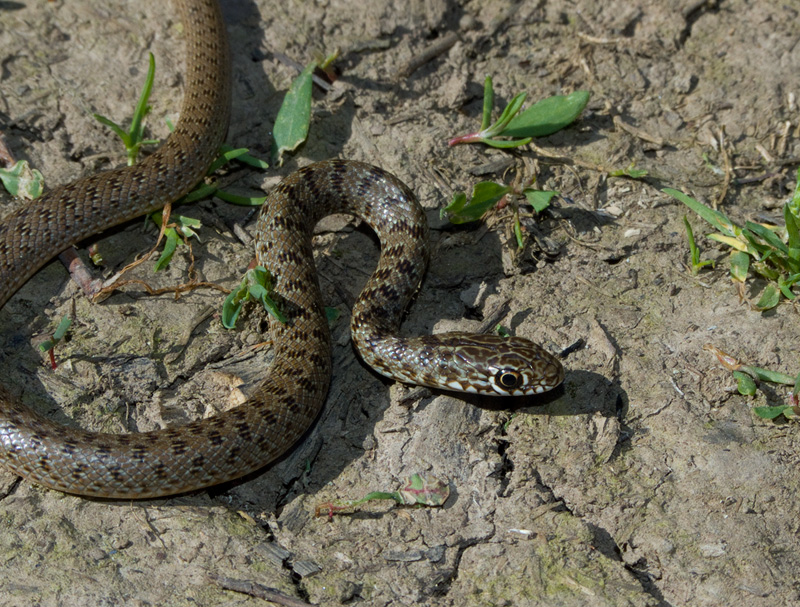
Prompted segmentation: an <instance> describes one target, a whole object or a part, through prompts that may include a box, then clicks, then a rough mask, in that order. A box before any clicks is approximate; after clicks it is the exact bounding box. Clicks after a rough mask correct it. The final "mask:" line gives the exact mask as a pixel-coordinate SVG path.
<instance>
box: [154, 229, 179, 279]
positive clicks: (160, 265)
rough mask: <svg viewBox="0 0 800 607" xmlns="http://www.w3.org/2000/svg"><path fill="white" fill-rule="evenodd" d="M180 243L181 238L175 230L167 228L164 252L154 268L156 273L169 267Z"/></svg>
mask: <svg viewBox="0 0 800 607" xmlns="http://www.w3.org/2000/svg"><path fill="white" fill-rule="evenodd" d="M179 241H180V238H179V236H178V232H177V231H176V230H175V228H166V229H165V230H164V250H163V251H162V252H161V256H160V257H159V258H158V261H157V262H156V265H155V267H154V268H153V271H154V272H159V271H161V270H163V269H164V268H166V267H167V266H168V265H169V262H170V261H172V256H173V255H174V254H175V250H176V249H177V248H178V242H179Z"/></svg>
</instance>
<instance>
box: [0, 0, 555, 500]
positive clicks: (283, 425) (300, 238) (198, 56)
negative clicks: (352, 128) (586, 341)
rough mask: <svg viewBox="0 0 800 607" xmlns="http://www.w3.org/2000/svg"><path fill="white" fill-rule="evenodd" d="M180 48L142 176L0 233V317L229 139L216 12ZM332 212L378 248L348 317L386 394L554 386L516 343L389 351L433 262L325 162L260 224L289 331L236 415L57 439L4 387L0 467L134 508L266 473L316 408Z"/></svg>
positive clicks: (367, 189)
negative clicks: (86, 243) (321, 261)
mask: <svg viewBox="0 0 800 607" xmlns="http://www.w3.org/2000/svg"><path fill="white" fill-rule="evenodd" d="M174 6H175V9H176V10H177V13H178V15H179V17H180V19H181V21H182V22H183V24H184V28H185V29H184V31H185V34H184V35H185V45H186V68H185V69H186V77H185V88H184V90H185V92H184V99H183V103H182V106H181V111H180V118H179V120H178V122H177V124H176V126H175V129H174V131H173V132H172V133H171V134H170V135H169V137H168V138H167V139H166V140H165V142H164V143H163V144H162V145H161V146H160V147H159V148H158V149H157V150H156V151H155V152H153V153H152V154H151V155H150V156H148V157H146V158H145V159H144V160H142V161H141V162H140V163H138V164H135V165H133V166H129V167H122V168H118V169H112V170H110V171H106V172H100V173H95V174H92V175H89V176H86V177H82V178H78V179H77V180H75V181H73V182H71V183H69V184H67V185H64V186H61V187H57V188H54V189H52V190H50V191H48V192H47V193H45V194H44V195H43V196H42V197H40V198H39V199H37V200H36V201H34V203H32V204H28V205H25V206H23V207H22V208H20V209H18V210H16V211H14V212H12V213H10V214H9V216H8V217H6V218H5V219H4V221H3V223H2V225H0V307H2V306H3V305H5V303H6V302H7V301H8V300H9V298H10V297H11V296H12V295H14V293H15V292H16V291H17V290H18V289H19V288H20V287H21V286H22V285H23V284H24V283H25V282H26V281H27V280H28V279H29V278H30V277H31V276H32V275H33V274H35V273H36V272H37V271H38V270H39V269H40V268H41V267H42V266H43V265H44V264H45V263H47V262H48V261H49V260H50V259H52V258H53V257H54V256H55V255H56V254H58V253H59V252H61V251H63V250H65V249H67V248H68V247H70V246H72V245H73V244H75V243H77V242H78V241H81V240H83V239H85V238H87V237H89V236H92V235H94V234H97V233H100V232H102V231H103V230H105V229H107V228H109V227H111V226H114V225H117V224H120V223H123V222H126V221H128V220H130V219H133V218H135V217H138V216H141V215H143V214H146V213H150V212H152V211H155V210H157V209H159V208H161V207H163V206H164V205H165V204H167V203H170V202H173V201H175V200H177V199H178V198H180V197H181V196H183V195H184V194H185V193H186V192H188V191H189V190H190V189H191V188H192V187H193V186H194V185H195V184H196V183H197V182H198V181H199V180H201V179H202V178H203V176H204V175H205V173H206V171H207V170H208V169H209V166H210V164H211V162H212V160H213V159H214V157H215V155H216V153H217V149H218V148H219V146H220V144H221V143H222V141H223V139H224V138H225V136H226V133H227V128H228V121H229V117H230V107H231V84H230V68H229V63H230V59H229V48H228V42H227V35H226V31H225V24H224V22H223V19H222V15H221V11H220V8H219V6H218V4H217V2H216V1H215V0H177V1H175V2H174ZM331 213H350V214H353V215H356V216H357V217H360V218H361V219H362V220H363V221H364V222H366V223H367V224H368V225H369V226H370V227H371V228H372V229H373V230H374V231H375V232H376V233H377V235H378V238H379V240H380V242H381V253H380V258H379V261H378V267H377V269H376V270H375V271H374V273H373V274H372V275H371V277H370V278H369V279H368V281H367V283H366V286H365V287H364V288H363V291H362V293H361V295H360V297H359V298H358V300H357V301H356V303H355V304H354V306H353V309H352V312H351V333H352V338H353V343H354V345H355V348H356V351H357V352H358V353H359V356H360V357H361V358H362V360H363V361H364V362H365V363H366V364H367V365H369V366H371V367H372V368H373V369H375V370H376V371H377V372H378V373H380V374H382V375H384V376H387V377H389V378H392V379H395V380H397V381H401V382H405V383H412V384H419V385H424V386H429V387H432V388H437V389H441V390H446V391H460V392H466V393H477V394H485V395H492V396H498V395H508V396H521V395H528V394H538V393H542V392H545V391H547V390H550V389H552V388H554V387H556V386H558V385H559V384H560V383H561V382H562V380H563V378H564V370H563V367H562V365H561V363H560V362H559V360H558V359H557V358H556V357H555V356H553V355H552V354H550V353H549V352H548V351H547V350H545V349H544V348H542V347H541V346H539V345H537V344H535V343H533V342H532V341H530V340H528V339H526V338H523V337H501V336H499V335H481V334H466V333H443V334H438V335H437V334H435V335H427V336H420V337H413V338H405V337H400V336H398V329H399V325H400V322H401V319H402V316H403V313H404V311H405V309H406V307H407V305H408V304H409V303H410V300H411V299H412V298H413V297H414V295H415V293H416V292H417V290H418V289H419V287H420V284H421V281H422V278H423V274H424V272H425V269H426V266H427V262H428V259H429V257H430V248H429V244H428V228H427V223H426V218H425V214H424V212H423V210H422V208H421V207H420V204H419V203H418V201H417V199H416V197H415V196H414V194H413V192H411V191H410V189H409V188H408V187H407V186H406V185H405V184H403V183H402V182H401V181H400V180H399V179H398V178H396V177H394V176H393V175H392V174H390V173H388V172H386V171H384V170H382V169H380V168H377V167H374V166H370V165H367V164H363V163H358V162H353V161H346V160H336V159H335V160H328V161H323V162H318V163H316V164H311V165H308V166H306V167H304V168H301V169H300V170H298V171H296V172H295V173H293V174H291V175H290V176H289V177H287V178H286V179H285V180H284V181H282V182H281V183H280V184H279V185H278V186H277V187H276V188H274V189H273V191H272V192H271V193H270V195H269V197H268V200H267V202H266V204H265V205H264V207H263V209H262V211H261V213H260V214H259V218H258V221H257V225H256V238H255V241H256V245H255V249H256V251H255V252H256V259H257V262H258V263H259V264H260V265H262V266H264V267H266V268H268V270H269V272H270V273H271V276H272V280H273V285H272V294H273V298H274V299H275V301H276V302H277V304H278V305H279V306H280V308H281V310H282V312H283V313H284V315H285V316H286V322H280V321H278V320H276V319H274V318H271V319H270V321H269V329H268V330H269V334H270V340H271V342H272V347H273V353H274V354H273V361H272V364H271V365H270V368H269V372H268V373H266V376H265V378H264V379H263V381H262V382H261V383H260V384H259V385H258V386H257V387H256V388H255V389H254V390H253V391H252V394H250V396H249V397H248V398H247V399H246V401H245V402H244V403H243V404H241V405H239V406H236V407H235V408H231V409H228V410H226V411H223V412H221V413H219V414H216V415H213V416H211V417H207V418H204V419H200V420H197V421H194V422H190V423H188V424H186V425H183V426H178V427H167V428H165V429H160V430H155V431H151V432H142V433H129V434H109V433H98V432H91V431H87V430H84V429H81V428H77V427H73V426H68V425H62V424H58V423H55V422H54V421H52V420H50V419H48V418H46V417H45V416H43V415H41V414H40V413H38V412H36V411H34V410H33V409H31V408H29V407H27V406H24V405H23V404H21V403H20V402H19V400H18V399H17V398H15V397H14V396H13V394H12V393H11V391H10V390H9V389H8V388H7V387H6V386H2V385H0V463H2V464H3V465H4V466H5V467H7V468H8V469H9V470H11V471H12V472H13V473H15V474H17V475H19V476H22V477H25V478H27V479H29V480H30V481H32V482H33V483H36V484H39V485H42V486H44V487H48V488H51V489H55V490H58V491H61V492H64V493H69V494H75V495H80V496H87V497H99V498H114V499H140V498H153V497H162V496H168V495H174V494H180V493H186V492H190V491H195V490H198V489H202V488H206V487H210V486H213V485H217V484H220V483H223V482H226V481H230V480H233V479H237V478H240V477H242V476H244V475H247V474H250V473H252V472H254V471H257V470H260V469H261V468H264V467H265V466H267V465H268V464H269V463H271V462H273V461H274V460H275V459H276V458H278V457H280V456H281V455H282V454H284V453H285V452H287V451H288V450H289V449H291V448H292V446H293V445H294V444H295V443H296V442H298V440H300V438H301V437H302V436H303V435H304V434H305V433H306V432H307V431H308V429H309V428H310V426H311V425H312V424H313V422H314V420H315V419H316V418H317V417H318V415H319V413H320V411H321V409H322V407H323V405H324V402H325V400H326V396H327V392H328V389H329V385H330V381H331V373H332V370H331V369H332V365H331V338H330V331H329V328H328V322H327V320H326V317H325V312H324V307H323V306H324V304H323V300H322V296H321V293H320V288H319V283H318V278H317V274H316V269H315V265H314V258H313V250H312V231H313V228H314V225H315V224H316V223H317V222H318V221H319V220H320V219H321V218H322V217H324V216H326V215H328V214H331Z"/></svg>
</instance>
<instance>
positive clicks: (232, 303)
mask: <svg viewBox="0 0 800 607" xmlns="http://www.w3.org/2000/svg"><path fill="white" fill-rule="evenodd" d="M271 292H272V276H271V275H270V273H269V272H268V271H267V269H266V268H264V267H263V266H256V267H255V268H252V269H251V270H247V272H245V275H244V277H243V278H242V282H241V283H239V286H238V287H236V288H235V289H234V290H233V291H231V293H230V294H229V295H228V296H227V297H226V298H225V301H224V302H223V304H222V314H221V320H222V326H223V327H225V328H226V329H233V328H234V326H235V325H236V319H238V318H239V312H241V310H242V306H244V304H245V302H247V301H249V300H250V299H255V300H257V301H260V302H261V304H262V305H263V306H264V309H265V310H267V312H269V313H270V314H272V315H273V316H274V317H275V318H276V319H278V320H279V321H280V322H282V323H286V322H287V320H288V319H287V318H286V316H284V315H283V314H282V313H281V311H280V310H279V309H278V306H277V304H276V303H275V302H274V301H273V300H272V298H271V297H270V293H271Z"/></svg>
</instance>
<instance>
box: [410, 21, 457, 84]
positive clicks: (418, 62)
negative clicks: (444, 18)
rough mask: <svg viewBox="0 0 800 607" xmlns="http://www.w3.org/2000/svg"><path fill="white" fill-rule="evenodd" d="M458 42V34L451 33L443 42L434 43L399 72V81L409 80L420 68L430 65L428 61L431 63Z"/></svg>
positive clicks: (443, 38)
mask: <svg viewBox="0 0 800 607" xmlns="http://www.w3.org/2000/svg"><path fill="white" fill-rule="evenodd" d="M457 41H458V33H457V32H450V33H449V34H447V35H446V36H443V37H442V39H441V40H438V41H437V42H434V43H433V44H431V45H430V46H429V47H427V48H426V49H424V50H423V51H422V52H420V53H417V54H416V55H414V56H413V57H412V58H411V59H409V60H408V61H407V62H406V64H405V65H404V66H403V67H401V68H400V69H399V70H398V71H397V79H398V80H400V79H402V78H407V77H408V76H410V75H411V74H413V73H414V72H415V71H417V70H418V69H419V68H420V67H422V66H423V65H425V64H426V63H428V61H431V60H432V59H435V58H436V57H438V56H439V55H441V54H442V53H444V52H446V51H448V50H449V49H450V47H451V46H453V45H454V44H455V43H456V42H457Z"/></svg>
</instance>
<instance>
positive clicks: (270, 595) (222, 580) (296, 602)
mask: <svg viewBox="0 0 800 607" xmlns="http://www.w3.org/2000/svg"><path fill="white" fill-rule="evenodd" d="M206 577H207V578H208V580H209V581H210V582H212V583H213V584H216V585H217V586H219V587H220V588H223V589H225V590H233V591H234V592H240V593H242V594H248V595H250V596H254V597H256V598H259V599H264V600H265V601H272V602H273V603H277V604H278V605H286V607H313V605H311V603H306V602H305V601H301V600H300V599H296V598H294V597H291V596H289V595H287V594H283V593H282V592H280V591H279V590H276V589H275V588H269V587H267V586H262V585H261V584H257V583H256V582H248V581H246V580H235V579H233V578H229V577H224V576H221V575H217V574H216V573H207V574H206Z"/></svg>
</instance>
